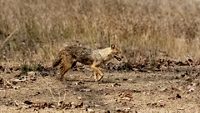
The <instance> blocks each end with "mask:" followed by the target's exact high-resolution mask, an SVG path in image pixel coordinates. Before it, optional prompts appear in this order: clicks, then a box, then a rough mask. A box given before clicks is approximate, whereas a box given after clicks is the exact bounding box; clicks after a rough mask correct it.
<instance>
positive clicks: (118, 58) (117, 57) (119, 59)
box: [114, 55, 122, 61]
mask: <svg viewBox="0 0 200 113" xmlns="http://www.w3.org/2000/svg"><path fill="white" fill-rule="evenodd" d="M114 58H115V59H117V60H118V61H121V60H122V58H120V57H119V56H116V55H115V56H114Z"/></svg>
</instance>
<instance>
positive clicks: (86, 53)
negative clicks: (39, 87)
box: [53, 44, 124, 81]
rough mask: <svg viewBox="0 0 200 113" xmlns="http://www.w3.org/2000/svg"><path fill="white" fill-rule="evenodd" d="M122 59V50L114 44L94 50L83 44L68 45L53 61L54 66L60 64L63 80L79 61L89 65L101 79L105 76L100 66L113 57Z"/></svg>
mask: <svg viewBox="0 0 200 113" xmlns="http://www.w3.org/2000/svg"><path fill="white" fill-rule="evenodd" d="M113 58H115V59H117V60H118V61H121V60H122V58H124V56H123V55H122V53H121V50H120V49H119V48H118V47H116V45H114V44H112V45H111V46H110V47H107V48H104V49H96V50H92V49H89V48H86V47H81V46H66V47H65V48H64V49H62V50H61V51H60V52H59V53H58V56H57V58H56V59H55V60H54V62H53V67H56V66H59V68H60V79H61V80H63V77H64V74H65V73H66V72H67V71H68V70H69V69H71V68H72V67H74V66H75V65H76V63H77V62H80V63H82V64H84V65H89V66H90V67H91V69H92V70H93V75H94V79H95V81H99V80H101V79H102V77H103V72H102V71H101V70H100V68H99V66H100V65H101V64H102V63H105V62H107V61H109V60H111V59H113Z"/></svg>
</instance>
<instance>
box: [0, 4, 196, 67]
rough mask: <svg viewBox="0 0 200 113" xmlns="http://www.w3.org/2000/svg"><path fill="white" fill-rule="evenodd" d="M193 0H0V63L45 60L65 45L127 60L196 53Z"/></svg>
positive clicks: (185, 55)
mask: <svg viewBox="0 0 200 113" xmlns="http://www.w3.org/2000/svg"><path fill="white" fill-rule="evenodd" d="M199 12H200V1H199V0H0V62H19V63H24V62H29V63H32V62H42V63H50V62H51V61H52V60H53V59H54V57H55V56H56V54H57V53H58V51H59V50H60V49H61V48H62V47H63V46H64V45H66V44H68V43H73V42H76V41H79V42H80V43H82V44H83V45H87V46H89V47H91V48H94V49H95V48H101V47H106V46H109V45H110V44H111V43H115V44H118V45H119V46H120V47H121V48H122V50H123V51H124V53H125V54H126V56H127V57H128V58H129V60H130V61H131V62H136V61H138V60H141V59H145V58H148V59H156V58H169V59H177V60H185V59H188V58H191V59H195V60H199V58H200V52H199V50H200V40H199V39H200V29H199V27H200V13H199Z"/></svg>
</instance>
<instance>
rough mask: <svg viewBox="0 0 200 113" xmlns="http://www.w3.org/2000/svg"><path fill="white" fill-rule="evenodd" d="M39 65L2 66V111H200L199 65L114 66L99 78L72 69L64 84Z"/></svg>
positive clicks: (97, 112) (0, 86)
mask: <svg viewBox="0 0 200 113" xmlns="http://www.w3.org/2000/svg"><path fill="white" fill-rule="evenodd" d="M38 67H40V68H38V69H35V70H33V69H32V70H31V69H28V68H25V67H23V68H22V67H6V65H2V66H0V113H7V112H12V113H26V112H27V113H29V112H36V113H37V112H39V113H47V112H48V113H56V112H58V113H59V112H62V113H63V112H66V113H68V112H70V113H88V112H89V113H198V112H200V101H199V100H200V95H199V92H200V84H199V83H200V73H199V71H198V69H197V67H198V66H197V65H195V66H191V65H184V66H176V68H173V69H172V68H169V66H168V67H167V68H158V67H157V68H156V69H154V70H153V69H152V68H144V67H145V66H143V68H136V67H137V66H136V67H133V68H131V69H130V68H129V69H127V70H126V69H125V70H117V69H119V67H117V68H116V67H112V66H111V65H110V67H112V69H111V70H109V69H104V72H105V75H104V78H103V79H102V80H101V81H99V82H94V79H93V78H91V77H90V75H91V74H92V73H91V71H90V70H88V69H84V68H83V69H78V70H77V69H74V70H71V71H69V72H68V73H67V74H66V76H65V80H64V81H62V82H61V81H59V80H58V79H57V77H56V74H55V73H53V72H51V69H49V70H48V69H45V68H44V67H42V66H38ZM140 67H141V66H140ZM160 67H163V66H160ZM126 68H127V67H126ZM114 69H116V70H114ZM166 69H169V70H166ZM106 70H107V71H106Z"/></svg>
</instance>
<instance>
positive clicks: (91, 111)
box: [86, 108, 95, 113]
mask: <svg viewBox="0 0 200 113" xmlns="http://www.w3.org/2000/svg"><path fill="white" fill-rule="evenodd" d="M86 111H87V112H88V113H95V111H94V110H93V109H91V108H87V109H86Z"/></svg>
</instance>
